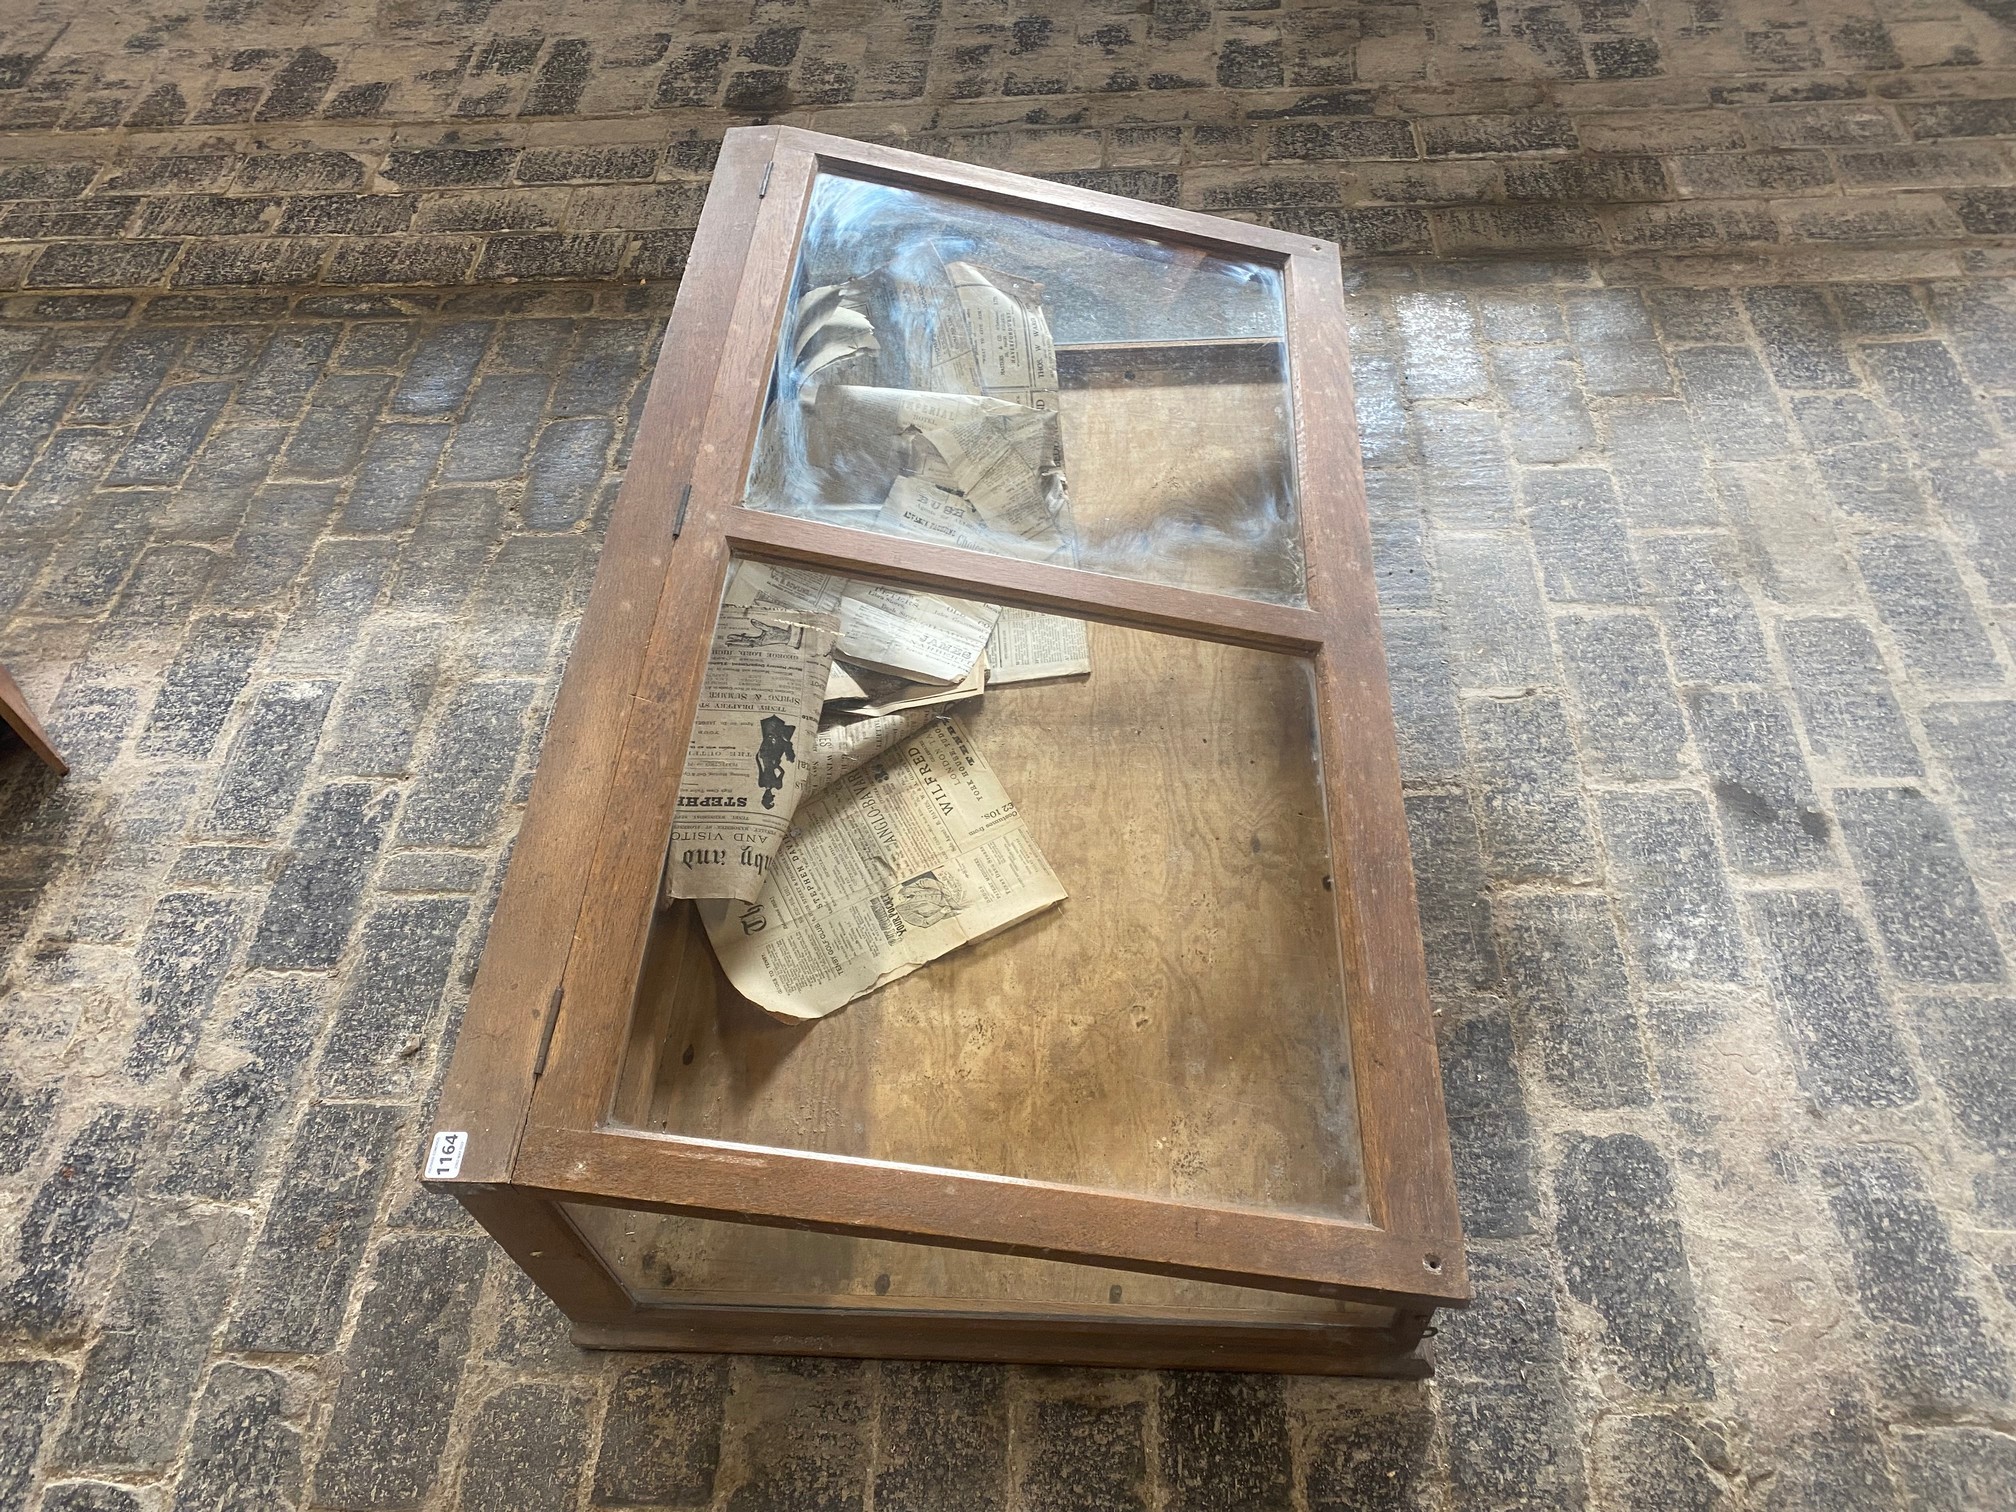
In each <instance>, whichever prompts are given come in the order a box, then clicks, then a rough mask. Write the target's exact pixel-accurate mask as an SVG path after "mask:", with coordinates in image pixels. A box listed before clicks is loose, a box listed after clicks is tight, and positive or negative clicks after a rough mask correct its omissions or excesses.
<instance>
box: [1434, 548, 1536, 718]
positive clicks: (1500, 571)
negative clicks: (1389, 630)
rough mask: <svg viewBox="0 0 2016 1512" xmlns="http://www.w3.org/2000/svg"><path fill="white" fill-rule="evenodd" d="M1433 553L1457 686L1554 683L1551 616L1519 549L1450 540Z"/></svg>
mask: <svg viewBox="0 0 2016 1512" xmlns="http://www.w3.org/2000/svg"><path fill="white" fill-rule="evenodd" d="M1434 552H1435V561H1436V565H1437V566H1438V567H1439V568H1440V570H1441V574H1442V579H1443V583H1444V598H1443V603H1444V612H1445V613H1446V614H1447V615H1448V617H1449V620H1450V627H1449V645H1450V653H1451V655H1452V657H1453V658H1454V662H1455V666H1456V675H1457V682H1458V685H1459V686H1461V687H1464V688H1502V687H1518V686H1521V685H1523V684H1528V683H1544V682H1551V681H1552V680H1553V675H1554V656H1553V651H1552V649H1551V648H1550V647H1549V645H1548V644H1547V617H1546V610H1545V609H1544V608H1542V606H1541V601H1540V586H1539V584H1538V583H1537V582H1536V581H1535V580H1534V576H1533V568H1532V566H1531V564H1530V563H1529V562H1528V560H1527V558H1526V554H1525V552H1524V550H1523V549H1522V548H1521V547H1520V545H1519V543H1518V542H1517V541H1516V540H1514V539H1512V538H1510V537H1507V536H1481V535H1446V536H1437V537H1436V538H1435V543H1434Z"/></svg>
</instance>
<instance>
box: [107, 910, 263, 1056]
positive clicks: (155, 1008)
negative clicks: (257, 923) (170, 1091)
mask: <svg viewBox="0 0 2016 1512" xmlns="http://www.w3.org/2000/svg"><path fill="white" fill-rule="evenodd" d="M245 922H246V909H245V907H244V905H243V904H242V903H241V902H240V901H239V900H238V899H236V898H230V897H222V896H219V895H217V894H214V893H202V892H170V893H165V894H163V895H162V897H161V899H160V900H159V901H158V902H157V903H156V904H155V905H154V908H153V911H152V913H151V914H150V915H149V917H148V920H147V930H146V933H145V934H143V935H142V936H141V937H140V944H139V947H138V948H137V949H136V950H135V952H134V955H135V960H136V965H137V966H138V968H139V993H138V997H139V1004H140V1008H141V1010H142V1017H141V1019H140V1024H139V1027H138V1028H137V1029H136V1030H135V1031H134V1034H133V1046H132V1049H131V1050H130V1051H129V1052H128V1054H127V1057H126V1072H127V1074H128V1075H129V1076H133V1077H135V1078H139V1079H146V1078H149V1077H153V1076H156V1075H158V1074H160V1072H162V1071H163V1070H165V1069H166V1068H167V1067H169V1066H170V1065H173V1064H175V1063H176V1062H178V1061H180V1060H181V1059H182V1058H183V1057H185V1056H186V1055H188V1053H189V1051H190V1050H191V1049H192V1048H194V1046H195V1043H196V1037H197V1034H198V1032H199V1030H200V1028H201V1026H202V1022H203V1019H204V1016H205V1015H206V1014H207V1013H208V1011H209V1008H210V1005H211V1003H213V1002H214V1001H215V1000H216V997H217V991H218V988H219V987H220V986H221V985H222V983H223V981H224V976H225V973H226V972H227V971H229V970H230V967H231V963H232V961H233V959H234V958H235V957H236V955H237V952H238V946H239V944H240V943H241V940H242V937H243V934H244V929H245Z"/></svg>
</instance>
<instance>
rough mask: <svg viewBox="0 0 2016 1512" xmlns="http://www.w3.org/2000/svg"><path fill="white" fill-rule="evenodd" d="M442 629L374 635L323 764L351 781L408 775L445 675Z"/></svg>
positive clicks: (391, 628)
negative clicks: (414, 749) (442, 653)
mask: <svg viewBox="0 0 2016 1512" xmlns="http://www.w3.org/2000/svg"><path fill="white" fill-rule="evenodd" d="M445 638H446V630H445V628H444V627H443V626H441V625H439V624H436V623H432V622H423V623H420V624H410V623H402V624H389V625H385V626H382V627H381V628H379V629H376V630H373V631H371V632H369V633H368V634H367V635H366V636H365V638H364V640H363V643H362V645H361V647H360V648H359V651H358V654H357V660H356V663H355V666H354V668H353V669H352V671H351V672H350V675H349V676H348V677H347V678H346V679H345V682H344V692H343V697H342V701H341V702H339V703H338V704H337V705H336V713H335V717H334V718H333V719H332V720H331V721H330V727H329V738H328V742H327V744H326V745H325V746H324V748H323V752H322V759H323V761H324V763H325V764H326V766H327V768H328V770H330V771H332V772H341V773H344V774H346V775H349V776H357V777H366V776H394V775H398V774H401V773H405V772H408V771H410V770H411V769H412V767H411V760H410V758H411V756H412V753H413V746H414V742H415V741H416V740H418V738H419V735H420V729H421V726H422V725H423V723H424V722H425V720H426V717H427V709H428V705H429V703H430V702H431V701H432V699H433V696H434V691H435V688H436V686H437V684H438V682H439V679H440V674H441V650H442V642H443V640H444V639H445Z"/></svg>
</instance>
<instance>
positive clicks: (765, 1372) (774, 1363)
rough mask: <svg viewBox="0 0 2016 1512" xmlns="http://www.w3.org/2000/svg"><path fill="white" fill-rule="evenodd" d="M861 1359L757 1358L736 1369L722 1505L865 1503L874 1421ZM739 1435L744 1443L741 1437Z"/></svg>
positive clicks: (751, 1508) (762, 1511) (755, 1509)
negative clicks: (870, 1437) (869, 1434)
mask: <svg viewBox="0 0 2016 1512" xmlns="http://www.w3.org/2000/svg"><path fill="white" fill-rule="evenodd" d="M865 1373H866V1367H865V1366H863V1365H862V1363H861V1362H860V1361H858V1360H815V1359H756V1360H751V1361H749V1362H747V1363H745V1364H743V1365H741V1366H740V1367H739V1369H738V1371H737V1381H736V1390H735V1392H734V1395H733V1396H732V1397H731V1399H730V1406H729V1412H728V1420H729V1423H730V1425H731V1431H730V1433H729V1435H727V1437H728V1439H729V1444H725V1445H724V1451H726V1450H729V1448H730V1445H732V1446H733V1450H734V1451H739V1452H724V1455H723V1465H722V1470H721V1483H722V1485H724V1486H725V1487H726V1489H727V1495H726V1498H725V1500H724V1501H723V1502H722V1505H723V1506H724V1507H727V1508H732V1509H734V1512H769V1509H772V1508H777V1509H780V1512H781V1509H783V1508H788V1507H792V1506H805V1505H811V1506H834V1507H851V1506H858V1505H860V1503H861V1501H862V1498H863V1492H864V1491H865V1489H866V1486H867V1479H868V1473H869V1445H868V1439H867V1435H868V1431H869V1428H870V1426H871V1422H872V1419H871V1417H870V1414H869V1412H868V1410H867V1408H868V1402H869V1395H868V1390H869V1388H868V1382H867V1381H866V1379H865ZM737 1440H739V1442H737Z"/></svg>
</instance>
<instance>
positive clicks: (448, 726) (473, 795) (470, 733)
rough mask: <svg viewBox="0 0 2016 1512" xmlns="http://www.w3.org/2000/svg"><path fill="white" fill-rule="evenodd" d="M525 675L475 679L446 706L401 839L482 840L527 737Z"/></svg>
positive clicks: (528, 687)
mask: <svg viewBox="0 0 2016 1512" xmlns="http://www.w3.org/2000/svg"><path fill="white" fill-rule="evenodd" d="M532 693H533V685H532V684H530V683H528V682H519V681H512V682H483V683H471V684H469V685H468V686H467V687H466V688H464V689H463V690H462V691H461V692H460V693H458V694H457V695H456V696H455V698H454V699H453V700H452V701H451V702H450V703H449V704H448V706H447V707H446V708H445V709H444V710H443V712H442V716H441V719H440V722H439V723H438V725H437V726H436V729H435V736H434V740H433V743H432V745H431V746H430V747H429V749H428V751H427V753H426V755H425V756H423V757H422V759H421V764H420V767H419V771H418V774H417V782H416V784H415V786H414V789H413V792H412V794H411V795H410V796H409V797H408V799H407V801H406V807H405V811H404V813H403V814H402V815H401V817H400V821H399V833H398V843H399V844H400V845H401V846H402V847H412V846H422V845H480V844H482V843H483V842H485V841H486V840H488V839H489V838H490V835H491V833H492V831H493V830H494V829H495V827H496V823H497V812H498V808H499V806H500V805H501V803H502V801H503V797H504V785H505V783H506V782H508V781H509V780H510V777H511V772H512V770H513V768H514V767H515V765H516V763H517V760H518V751H519V748H520V746H521V745H522V744H523V743H524V730H525V712H526V709H527V707H528V706H529V705H530V703H531V700H532Z"/></svg>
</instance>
